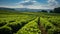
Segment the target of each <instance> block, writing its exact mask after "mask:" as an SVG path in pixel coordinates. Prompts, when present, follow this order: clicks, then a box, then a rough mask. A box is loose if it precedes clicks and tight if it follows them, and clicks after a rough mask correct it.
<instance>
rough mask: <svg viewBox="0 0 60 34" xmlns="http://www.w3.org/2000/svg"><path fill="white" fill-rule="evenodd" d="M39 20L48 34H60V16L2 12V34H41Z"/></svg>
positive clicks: (0, 26) (0, 15) (0, 25)
mask: <svg viewBox="0 0 60 34" xmlns="http://www.w3.org/2000/svg"><path fill="white" fill-rule="evenodd" d="M39 17H40V18H39ZM38 19H40V24H41V25H42V26H43V27H44V29H45V30H46V32H47V33H48V34H60V14H55V13H40V12H20V13H19V12H16V13H13V12H0V33H1V34H41V30H40V29H39V27H38Z"/></svg>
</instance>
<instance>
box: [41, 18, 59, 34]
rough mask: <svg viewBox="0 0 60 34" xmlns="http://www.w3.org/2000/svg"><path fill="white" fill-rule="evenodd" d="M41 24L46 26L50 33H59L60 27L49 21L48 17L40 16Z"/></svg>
mask: <svg viewBox="0 0 60 34" xmlns="http://www.w3.org/2000/svg"><path fill="white" fill-rule="evenodd" d="M40 21H41V24H42V25H43V26H44V27H45V29H46V31H47V32H48V34H59V32H60V28H57V27H56V26H54V25H53V24H52V23H51V22H49V21H48V20H47V19H46V18H42V17H41V18H40Z"/></svg>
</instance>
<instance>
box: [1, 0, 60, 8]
mask: <svg viewBox="0 0 60 34" xmlns="http://www.w3.org/2000/svg"><path fill="white" fill-rule="evenodd" d="M0 7H7V8H29V9H54V8H56V7H60V0H0Z"/></svg>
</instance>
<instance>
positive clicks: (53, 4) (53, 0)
mask: <svg viewBox="0 0 60 34" xmlns="http://www.w3.org/2000/svg"><path fill="white" fill-rule="evenodd" d="M48 4H49V6H51V7H53V8H55V7H57V6H58V2H57V1H56V0H48Z"/></svg>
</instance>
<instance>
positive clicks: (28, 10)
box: [15, 8, 51, 12]
mask: <svg viewBox="0 0 60 34" xmlns="http://www.w3.org/2000/svg"><path fill="white" fill-rule="evenodd" d="M15 10H18V11H27V12H38V11H42V10H46V11H50V10H51V9H29V8H15Z"/></svg>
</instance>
